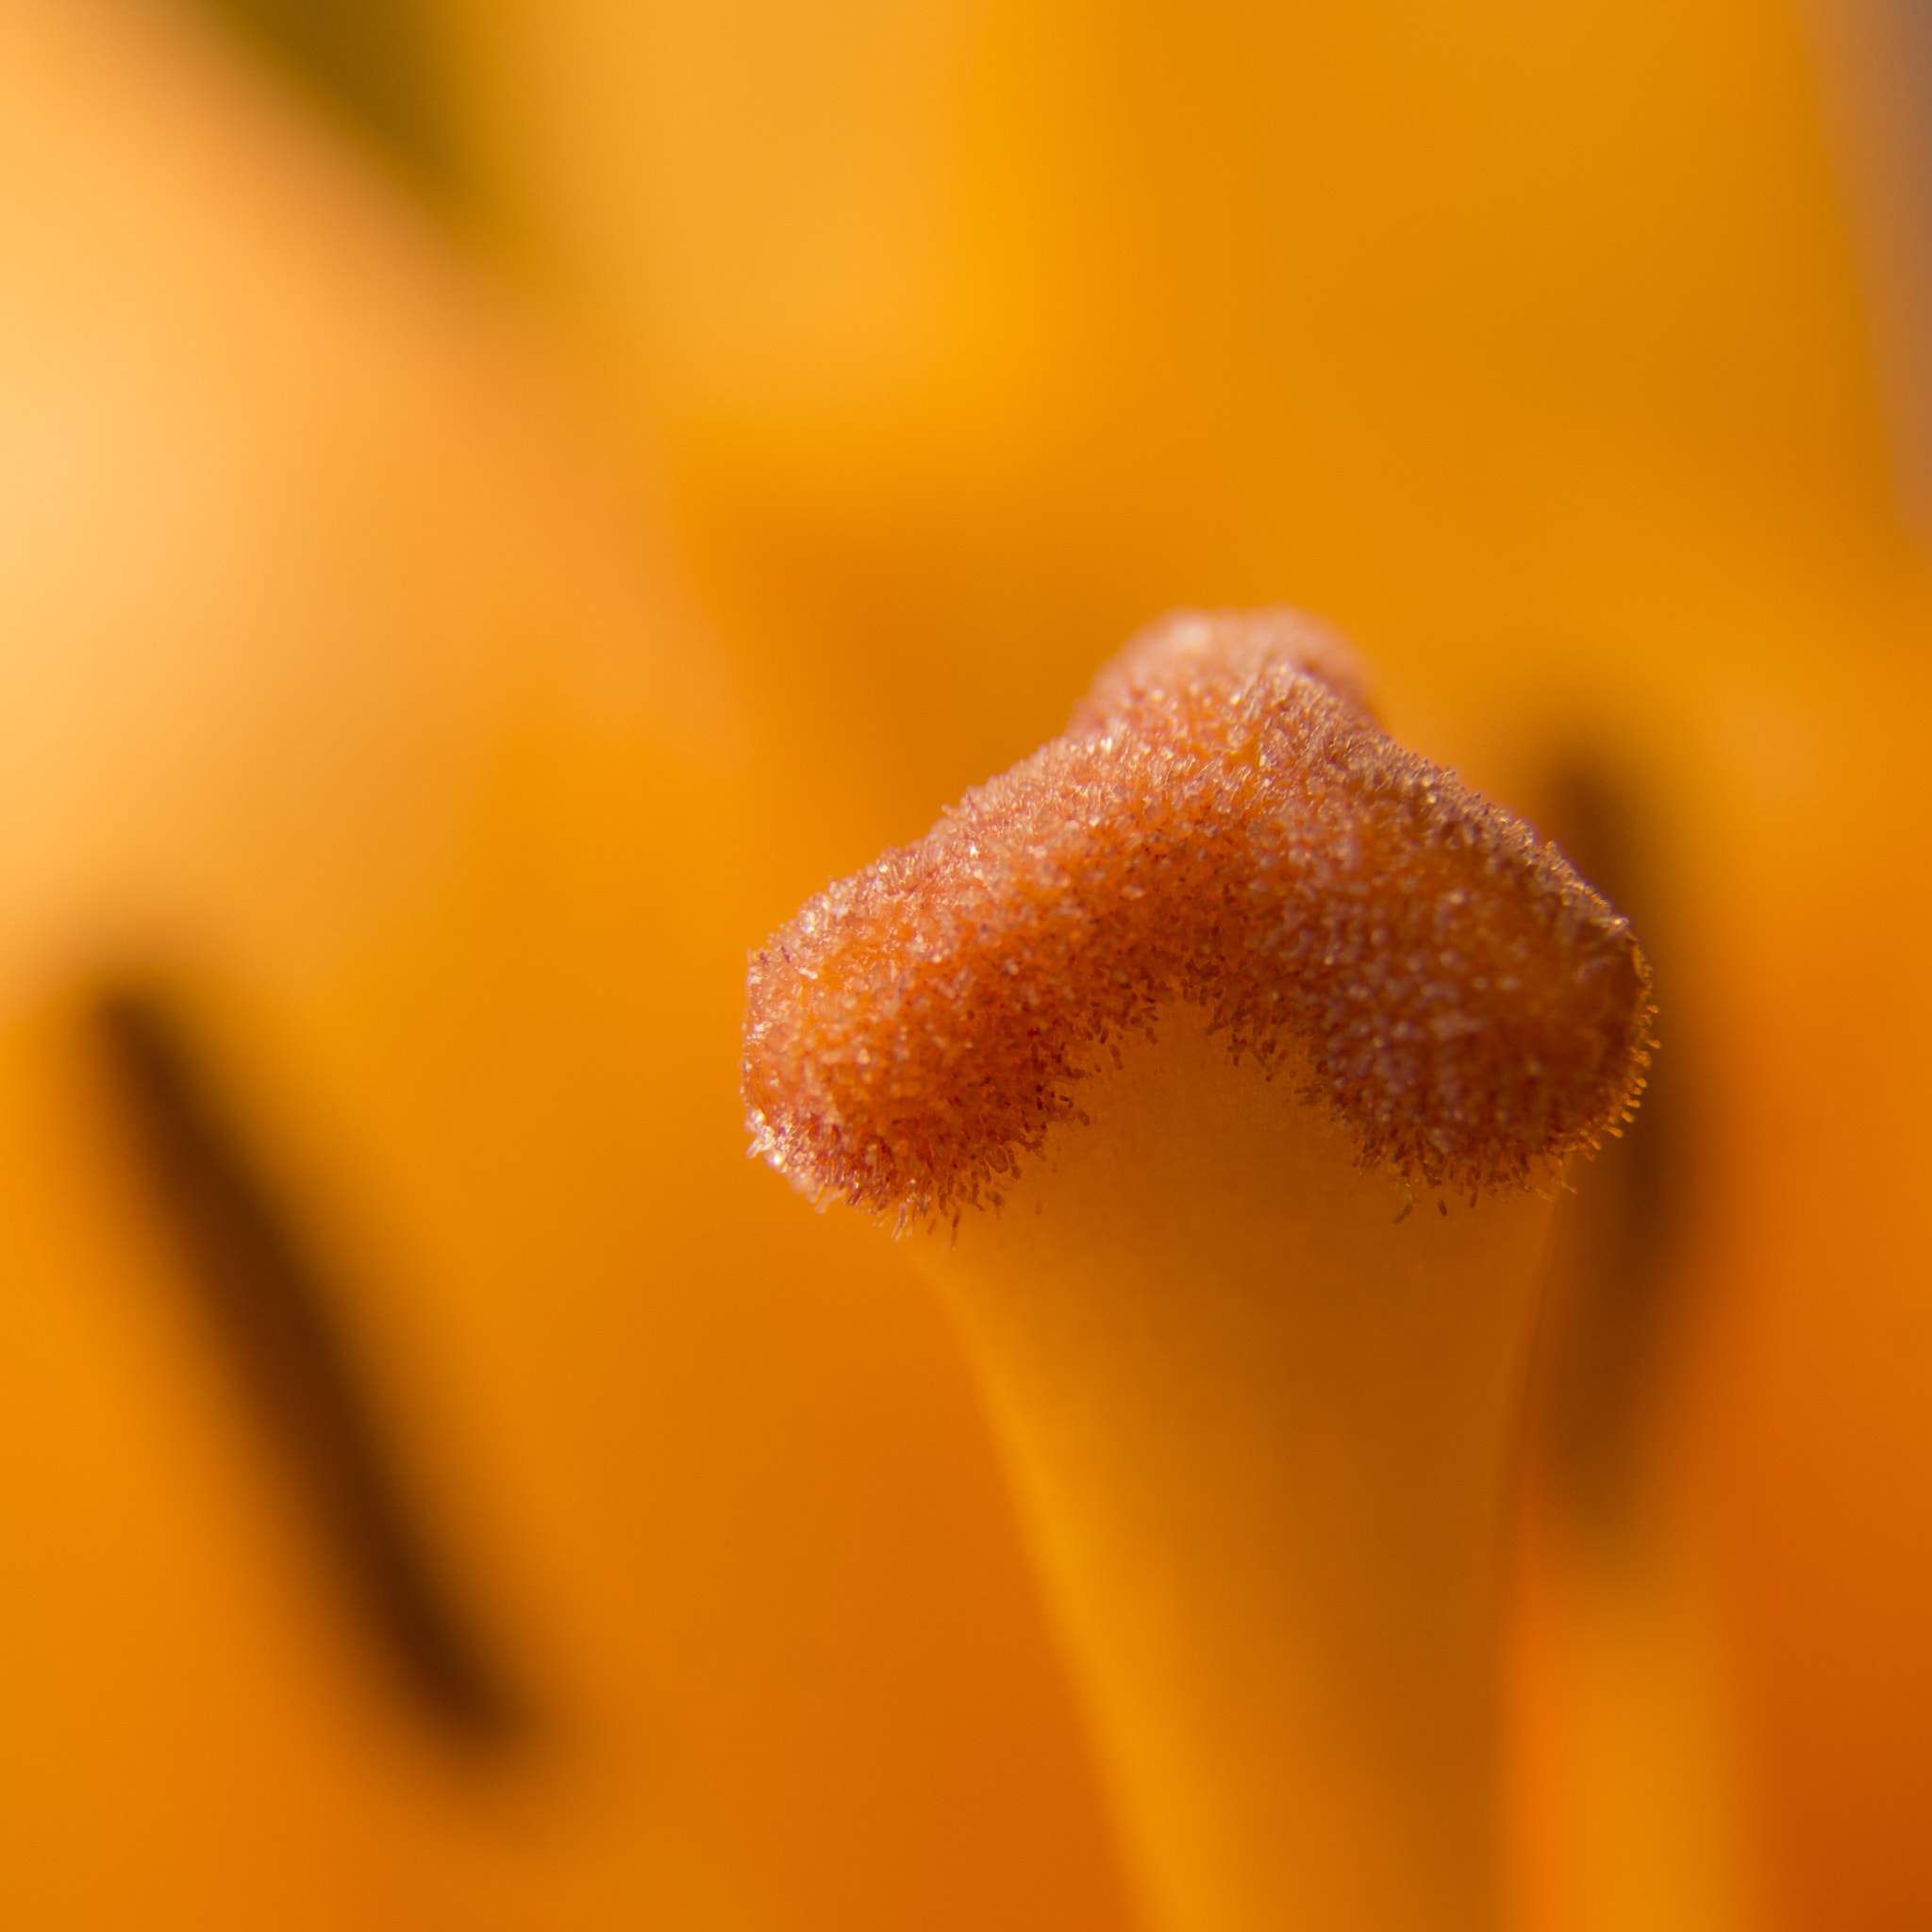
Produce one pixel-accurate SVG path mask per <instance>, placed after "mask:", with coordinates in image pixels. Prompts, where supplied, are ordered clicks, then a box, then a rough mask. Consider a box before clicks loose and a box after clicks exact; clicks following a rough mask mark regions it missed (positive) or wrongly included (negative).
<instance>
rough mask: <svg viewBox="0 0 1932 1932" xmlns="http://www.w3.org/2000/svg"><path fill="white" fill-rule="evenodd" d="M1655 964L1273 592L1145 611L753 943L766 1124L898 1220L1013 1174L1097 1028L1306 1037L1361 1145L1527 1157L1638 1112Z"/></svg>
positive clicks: (1384, 1150) (1319, 1088)
mask: <svg viewBox="0 0 1932 1932" xmlns="http://www.w3.org/2000/svg"><path fill="white" fill-rule="evenodd" d="M1649 977H1650V975H1649V969H1648V968H1647V966H1646V965H1645V963H1644V959H1643V956H1642V954H1641V952H1640V951H1639V950H1638V947H1637V943H1636V941H1635V940H1634V939H1633V938H1632V936H1631V933H1630V928H1629V925H1628V923H1627V922H1626V921H1624V920H1623V919H1621V918H1620V917H1618V916H1617V914H1615V913H1614V912H1612V911H1611V909H1610V908H1608V907H1607V905H1605V903H1604V902H1603V900H1601V899H1600V898H1598V897H1597V895H1596V894H1595V893H1594V892H1592V891H1591V889H1590V888H1589V887H1588V886H1587V885H1585V884H1584V883H1583V881H1582V880H1581V879H1580V878H1578V877H1577V875H1576V874H1575V873H1574V871H1573V870H1572V869H1571V867H1570V866H1569V864H1568V863H1567V862H1566V861H1565V860H1564V859H1563V858H1562V857H1561V856H1560V855H1559V854H1558V853H1557V851H1556V849H1555V848H1554V847H1553V846H1547V845H1541V846H1540V845H1538V844H1537V842H1536V841H1535V840H1534V839H1533V838H1532V837H1531V835H1530V833H1529V832H1528V831H1527V829H1526V828H1525V827H1524V826H1523V825H1522V824H1519V823H1518V822H1517V821H1516V820H1514V819H1512V818H1511V817H1509V816H1508V814H1507V813H1505V812H1503V811H1500V810H1498V809H1497V808H1495V807H1493V806H1490V805H1486V804H1485V803H1484V802H1483V801H1482V800H1481V799H1479V798H1477V797H1475V796H1474V793H1472V792H1471V791H1468V790H1467V789H1466V788H1465V787H1464V786H1462V785H1461V784H1459V783H1458V782H1457V779H1456V778H1455V777H1454V776H1453V775H1451V774H1448V773H1446V772H1442V771H1439V770H1437V769H1436V768H1435V767H1433V766H1431V765H1429V764H1427V763H1426V762H1424V760H1423V759H1421V758H1416V757H1414V756H1413V755H1412V754H1410V753H1408V752H1406V751H1404V750H1402V749H1401V747H1400V746H1398V745H1396V744H1394V743H1393V742H1391V741H1390V740H1389V739H1388V738H1387V737H1386V736H1384V734H1383V733H1382V731H1381V730H1380V729H1379V728H1378V727H1377V726H1376V724H1374V720H1373V718H1372V717H1371V716H1370V715H1369V713H1368V710H1367V708H1366V704H1365V700H1364V698H1363V696H1362V692H1361V687H1360V683H1359V680H1358V677H1357V673H1356V670H1355V667H1354V665H1353V663H1352V661H1351V660H1350V658H1349V657H1348V655H1347V653H1346V652H1345V651H1344V650H1343V649H1342V647H1341V646H1340V645H1339V644H1337V643H1336V642H1335V641H1333V640H1331V639H1329V638H1328V637H1326V636H1325V635H1324V633H1322V632H1321V631H1320V630H1318V629H1317V628H1316V627H1315V626H1313V625H1310V624H1308V623H1307V621H1306V620H1305V619H1302V618H1299V617H1296V616H1295V615H1293V614H1292V613H1290V612H1286V611H1259V612H1254V613H1247V614H1239V615H1214V616H1203V615H1198V614H1194V613H1181V614H1178V615H1176V616H1174V617H1171V618H1168V619H1167V620H1165V621H1164V622H1163V623H1161V624H1159V625H1156V626H1154V627H1153V628H1152V629H1150V630H1148V631H1146V632H1144V633H1142V634H1141V636H1140V637H1139V638H1137V639H1135V640H1134V641H1133V642H1132V643H1130V644H1129V645H1128V646H1127V647H1126V649H1125V650H1124V651H1123V652H1122V653H1121V655H1120V656H1119V657H1118V658H1115V659H1114V660H1113V662H1112V663H1111V664H1109V665H1108V667H1107V669H1106V670H1104V671H1103V672H1102V673H1101V675H1100V676H1099V677H1098V679H1096V681H1095V683H1094V686H1093V689H1092V691H1091V692H1090V693H1089V694H1088V696H1087V697H1086V698H1085V699H1084V700H1083V701H1082V702H1081V704H1080V705H1079V707H1078V708H1076V710H1075V712H1074V720H1073V724H1072V725H1071V727H1070V728H1069V730H1068V732H1067V734H1066V736H1065V737H1063V738H1058V739H1056V740H1055V741H1053V742H1052V743H1051V744H1049V745H1047V746H1045V747H1044V749H1042V750H1041V751H1038V752H1036V753H1035V754H1034V755H1033V756H1032V757H1031V758H1027V759H1025V760H1024V762H1022V763H1021V764H1018V765H1016V766H1014V768H1013V769H1012V770H1011V771H1010V772H1008V773H1007V774H1005V775H1004V776H1003V777H999V778H995V779H993V780H992V781H991V783H989V784H986V785H982V786H980V787H978V788H977V789H975V790H974V791H969V792H968V793H967V794H966V796H965V798H964V799H962V800H961V801H960V803H959V804H958V805H957V806H954V807H952V808H949V809H948V810H947V811H946V813H945V814H944V816H943V817H941V820H940V822H939V823H938V824H936V825H935V826H934V827H933V828H932V830H931V831H930V832H928V833H927V834H926V835H925V837H924V839H922V840H921V841H919V842H918V843H917V844H916V845H910V846H906V847H903V848H901V849H897V850H893V851H889V852H887V853H886V854H884V855H883V857H881V858H878V859H876V860H874V863H873V864H871V865H869V866H867V867H866V869H865V870H864V871H863V872H861V873H858V874H856V875H855V876H853V877H851V878H849V879H843V880H841V881H840V882H839V883H838V884H836V885H834V886H831V887H830V888H828V889H827V890H826V891H824V892H822V893H820V894H819V896H818V897H817V898H815V899H813V900H812V901H811V902H810V904H808V906H807V907H806V908H804V910H803V911H801V912H800V913H799V915H798V917H797V918H796V919H794V920H793V921H792V922H791V924H790V925H788V926H786V927H785V928H784V930H783V931H781V932H779V933H778V934H776V935H775V936H774V938H773V939H772V940H771V941H770V942H769V943H768V944H767V945H766V946H765V947H764V949H763V950H762V951H760V952H758V953H757V954H755V955H754V956H753V958H752V962H751V969H750V974H749V984H748V991H747V1007H746V1016H745V1032H744V1065H743V1091H744V1098H745V1104H746V1106H747V1108H749V1113H750V1117H749V1125H750V1128H751V1132H752V1136H753V1144H754V1151H755V1152H757V1153H760V1154H762V1155H763V1156H764V1157H765V1158H766V1159H768V1160H769V1161H770V1162H771V1164H772V1165H773V1166H774V1167H775V1168H776V1169H777V1170H778V1171H779V1172H780V1173H781V1174H785V1175H787V1176H788V1177H789V1178H790V1179H791V1181H792V1183H793V1184H794V1185H795V1186H797V1187H798V1188H800V1189H802V1190H803V1191H806V1192H807V1193H808V1194H810V1195H812V1196H813V1198H814V1199H816V1200H819V1201H824V1200H825V1199H827V1198H840V1199H843V1200H846V1201H849V1202H851V1203H852V1204H853V1205H854V1206H856V1207H859V1208H869V1209H873V1210H876V1211H895V1212H896V1213H897V1214H898V1216H899V1217H900V1220H901V1222H902V1224H904V1223H906V1222H908V1221H913V1220H921V1219H924V1218H927V1217H929V1216H932V1215H935V1214H947V1213H950V1212H955V1211H957V1209H958V1208H959V1207H960V1206H961V1205H966V1204H979V1203H987V1202H996V1201H997V1199H998V1189H999V1185H1000V1177H1001V1176H1003V1175H1005V1174H1008V1173H1010V1172H1011V1171H1012V1169H1013V1167H1014V1164H1015V1162H1016V1161H1017V1160H1018V1159H1019V1158H1021V1157H1022V1156H1024V1155H1025V1154H1027V1153H1029V1152H1031V1151H1033V1150H1035V1149H1037V1148H1038V1147H1039V1146H1040V1144H1041V1141H1042V1140H1043V1139H1044V1137H1045V1135H1046V1133H1047V1130H1048V1129H1049V1128H1050V1127H1051V1126H1052V1125H1053V1124H1055V1123H1056V1122H1058V1121H1062V1120H1067V1119H1070V1118H1077V1117H1078V1115H1079V1109H1078V1106H1077V1101H1076V1097H1075V1094H1076V1089H1077V1086H1078V1083H1079V1081H1080V1079H1081V1078H1082V1076H1083V1075H1084V1074H1087V1073H1089V1072H1091V1070H1092V1068H1093V1067H1094V1066H1095V1064H1096V1062H1097V1057H1098V1056H1101V1055H1103V1054H1106V1053H1107V1052H1108V1046H1109V1042H1111V1041H1115V1040H1117V1039H1118V1038H1119V1037H1120V1036H1122V1035H1124V1034H1126V1033H1128V1032H1130V1031H1135V1030H1141V1031H1149V1030H1151V1029H1152V1027H1153V1023H1154V1022H1155V1020H1156V1018H1157V1016H1158V1013H1159V1012H1160V1011H1161V1009H1162V1008H1167V1007H1170V1006H1172V1005H1174V1004H1175V1003H1178V1002H1190V1003H1192V1004H1194V1005H1197V1006H1199V1007H1201V1008H1205V1009H1207V1011H1208V1013H1209V1015H1210V1016H1211V1021H1212V1024H1213V1025H1214V1027H1215V1028H1216V1029H1218V1030H1219V1031H1222V1032H1224V1034H1225V1036H1226V1038H1227V1041H1228V1043H1229V1047H1230V1050H1231V1051H1232V1052H1234V1053H1235V1054H1236V1055H1237V1056H1239V1055H1243V1054H1246V1055H1252V1056H1253V1057H1254V1058H1256V1059H1257V1060H1258V1061H1259V1062H1261V1063H1262V1065H1263V1066H1264V1067H1265V1066H1269V1065H1271V1064H1272V1062H1273V1061H1274V1058H1275V1057H1276V1055H1277V1053H1278V1052H1279V1050H1280V1049H1281V1048H1282V1047H1283V1045H1284V1044H1285V1043H1288V1042H1293V1043H1294V1044H1295V1045H1296V1046H1298V1047H1299V1048H1300V1049H1301V1050H1302V1052H1303V1053H1305V1054H1306V1056H1307V1060H1306V1063H1307V1066H1308V1067H1309V1068H1310V1069H1311V1073H1310V1075H1309V1077H1310V1079H1311V1082H1312V1092H1311V1094H1310V1095H1309V1097H1310V1098H1316V1099H1320V1098H1325V1099H1326V1101H1327V1102H1328V1104H1329V1105H1330V1106H1331V1107H1332V1108H1334V1110H1335V1112H1336V1113H1337V1115H1339V1116H1340V1117H1341V1120H1342V1121H1344V1122H1345V1123H1346V1124H1348V1125H1349V1126H1350V1127H1351V1128H1352V1129H1353V1130H1354V1133H1355V1135H1356V1138H1357V1145H1358V1147H1359V1150H1360V1155H1361V1158H1362V1159H1363V1161H1364V1163H1365V1164H1381V1163H1387V1164H1389V1165H1391V1166H1392V1167H1393V1168H1394V1169H1396V1170H1397V1171H1398V1172H1399V1173H1401V1174H1403V1175H1405V1176H1407V1178H1409V1179H1410V1180H1412V1181H1414V1182H1417V1183H1420V1184H1423V1185H1427V1186H1437V1187H1444V1188H1456V1189H1458V1190H1462V1189H1482V1188H1492V1187H1501V1186H1508V1185H1516V1184H1521V1183H1523V1182H1524V1181H1527V1180H1528V1179H1530V1178H1531V1177H1532V1176H1533V1175H1534V1174H1536V1173H1537V1172H1538V1171H1539V1170H1540V1169H1541V1168H1542V1167H1543V1166H1544V1165H1545V1164H1546V1163H1547V1162H1549V1161H1551V1160H1553V1159H1555V1158H1560V1157H1561V1156H1562V1155H1564V1154H1567V1153H1569V1152H1571V1151H1572V1150H1573V1149H1576V1148H1579V1147H1591V1146H1594V1145H1595V1144H1596V1141H1597V1140H1598V1137H1599V1136H1600V1135H1601V1134H1603V1133H1604V1132H1605V1131H1606V1130H1607V1129H1608V1128H1610V1127H1611V1126H1612V1125H1613V1124H1615V1123H1616V1122H1618V1121H1619V1120H1621V1119H1623V1118H1624V1117H1625V1116H1626V1115H1627V1112H1628V1110H1629V1108H1630V1107H1631V1106H1632V1104H1633V1103H1634V1101H1635V1098H1636V1095H1637V1093H1638V1091H1639V1090H1640V1089H1641V1085H1642V1078H1641V1070H1642V1068H1643V1066H1644V1065H1645V1063H1646V1057H1645V1052H1644V1049H1645V1046H1646V1045H1647V1043H1648V1042H1647V1041H1646V1038H1645V1032H1646V1027H1647V1024H1648V1021H1649V1017H1650V1011H1651V1008H1650V1004H1649V999H1648V988H1649Z"/></svg>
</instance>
